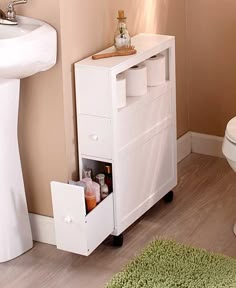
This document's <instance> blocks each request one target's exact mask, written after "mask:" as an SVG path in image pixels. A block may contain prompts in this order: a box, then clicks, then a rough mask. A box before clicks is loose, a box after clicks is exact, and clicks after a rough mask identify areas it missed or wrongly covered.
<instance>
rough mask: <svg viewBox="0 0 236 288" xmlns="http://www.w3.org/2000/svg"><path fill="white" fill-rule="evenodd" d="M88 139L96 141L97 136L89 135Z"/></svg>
mask: <svg viewBox="0 0 236 288" xmlns="http://www.w3.org/2000/svg"><path fill="white" fill-rule="evenodd" d="M89 138H90V139H91V140H93V141H98V135H96V134H92V135H90V136H89Z"/></svg>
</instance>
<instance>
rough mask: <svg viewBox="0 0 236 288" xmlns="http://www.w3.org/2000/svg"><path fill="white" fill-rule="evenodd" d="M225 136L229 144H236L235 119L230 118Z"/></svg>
mask: <svg viewBox="0 0 236 288" xmlns="http://www.w3.org/2000/svg"><path fill="white" fill-rule="evenodd" d="M225 136H226V137H227V138H228V140H229V141H230V142H232V143H233V144H236V117H234V118H232V119H231V120H230V121H229V122H228V124H227V127H226V130H225Z"/></svg>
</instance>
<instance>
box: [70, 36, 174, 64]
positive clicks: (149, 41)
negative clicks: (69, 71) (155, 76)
mask: <svg viewBox="0 0 236 288" xmlns="http://www.w3.org/2000/svg"><path fill="white" fill-rule="evenodd" d="M174 38H175V37H174V36H168V35H159V34H138V35H136V36H134V37H132V39H131V45H134V46H135V49H136V50H137V53H136V54H134V55H130V56H116V57H110V58H104V59H99V60H93V59H92V58H91V56H90V57H88V58H85V59H84V60H81V61H79V62H77V63H75V68H77V67H79V66H91V67H97V68H105V69H114V68H117V67H118V66H120V65H123V64H125V63H127V64H128V63H129V62H130V61H131V62H132V60H134V59H137V60H139V58H140V61H142V58H145V57H146V56H147V57H150V55H149V54H150V52H154V53H155V50H156V49H158V48H160V51H161V50H165V49H166V46H169V47H170V46H171V41H172V40H174ZM167 48H168V47H167ZM114 50H115V48H114V46H112V47H109V48H108V49H105V50H103V51H101V52H99V53H106V52H111V51H114Z"/></svg>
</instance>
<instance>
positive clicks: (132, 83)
mask: <svg viewBox="0 0 236 288" xmlns="http://www.w3.org/2000/svg"><path fill="white" fill-rule="evenodd" d="M125 76H126V94H127V96H142V95H145V94H146V93H147V68H146V66H145V64H144V63H142V64H138V65H135V66H133V67H131V68H130V69H128V70H127V71H126V72H125Z"/></svg>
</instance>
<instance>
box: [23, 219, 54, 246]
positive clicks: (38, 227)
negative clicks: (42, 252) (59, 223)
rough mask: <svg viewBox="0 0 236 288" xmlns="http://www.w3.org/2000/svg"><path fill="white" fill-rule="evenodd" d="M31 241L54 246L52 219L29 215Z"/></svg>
mask: <svg viewBox="0 0 236 288" xmlns="http://www.w3.org/2000/svg"><path fill="white" fill-rule="evenodd" d="M29 218H30V224H31V230H32V236H33V240H34V241H37V242H42V243H47V244H52V245H56V239H55V231H54V219H53V218H51V217H46V216H41V215H37V214H32V213H29Z"/></svg>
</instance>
